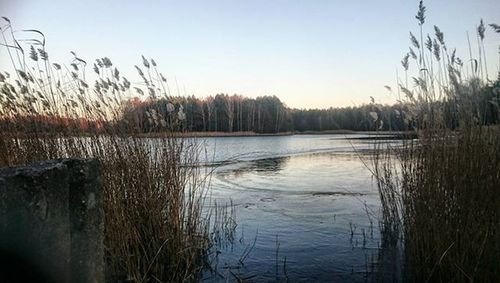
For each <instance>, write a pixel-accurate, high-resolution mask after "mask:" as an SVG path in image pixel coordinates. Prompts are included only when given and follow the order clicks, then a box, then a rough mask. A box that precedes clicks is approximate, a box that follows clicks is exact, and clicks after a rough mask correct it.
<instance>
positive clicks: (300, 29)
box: [0, 0, 500, 108]
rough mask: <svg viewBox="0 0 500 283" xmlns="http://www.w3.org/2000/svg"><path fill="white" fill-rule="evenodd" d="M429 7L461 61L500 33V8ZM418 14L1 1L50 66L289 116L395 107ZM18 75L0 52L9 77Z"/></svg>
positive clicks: (493, 45) (297, 1)
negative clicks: (271, 101)
mask: <svg viewBox="0 0 500 283" xmlns="http://www.w3.org/2000/svg"><path fill="white" fill-rule="evenodd" d="M424 5H425V6H426V7H427V14H426V24H425V26H424V32H425V33H431V34H433V25H437V26H439V27H440V28H441V30H442V31H443V32H444V35H445V40H446V42H447V45H448V46H449V47H455V48H457V54H458V55H459V56H461V57H462V58H467V57H468V45H467V32H469V34H470V36H471V39H472V41H473V43H475V42H476V41H475V40H476V34H475V28H476V26H477V25H478V24H479V20H480V19H481V18H483V19H484V21H485V23H497V24H500V1H499V0H474V1H473V0H439V1H438V0H434V1H424ZM417 7H418V1H413V0H412V1H410V0H379V1H372V0H363V1H361V0H349V1H348V0H345V1H337V0H330V1H327V0H321V1H320V0H307V1H306V0H294V1H292V0H253V1H242V0H240V1H238V0H225V1H218V0H212V1H201V0H200V1H189V0H185V1H148V0H145V1H128V0H121V1H111V0H86V1H73V0H46V1H42V0H0V16H6V17H8V18H9V19H10V20H11V21H12V24H13V26H14V29H17V30H21V29H38V30H41V31H43V32H44V34H45V36H46V39H47V50H48V52H49V56H50V58H51V61H52V62H58V63H66V64H69V63H70V62H71V59H72V55H71V54H70V51H75V52H76V53H77V55H78V57H80V58H83V59H85V60H86V61H88V62H93V61H94V60H95V59H96V58H101V57H104V56H107V57H109V58H110V59H111V61H112V62H113V63H114V65H116V66H118V68H119V70H120V71H121V73H122V74H125V76H127V77H128V78H129V80H131V81H132V82H134V81H139V78H138V76H137V74H136V73H135V70H134V65H136V64H137V65H141V62H142V60H141V55H144V56H146V57H147V58H154V59H155V61H156V62H157V64H158V66H159V68H160V70H161V71H162V73H164V74H165V75H166V77H167V79H169V81H170V84H171V88H173V89H176V87H175V85H174V86H172V84H174V83H175V81H177V84H178V86H179V89H180V94H181V95H186V94H187V95H195V96H198V97H205V96H208V95H215V94H217V93H227V94H241V95H244V96H249V97H256V96H261V95H276V96H278V97H279V98H280V99H281V100H282V101H284V102H285V104H287V105H288V106H289V107H294V108H328V107H341V106H355V105H360V104H363V103H369V101H370V96H373V97H374V98H375V99H376V100H377V101H379V102H384V103H390V102H393V101H394V100H395V97H394V96H391V95H390V94H389V93H388V92H387V90H386V89H385V88H384V85H389V86H392V87H393V88H395V86H396V73H397V70H398V69H399V74H400V75H401V65H400V61H401V58H402V57H403V56H404V55H405V54H406V52H408V47H409V45H410V42H409V31H413V33H415V34H418V33H419V29H418V24H417V21H416V19H415V14H416V11H417ZM1 24H2V25H3V24H4V22H2V23H1ZM486 36H487V37H486V40H485V49H486V55H487V58H489V60H488V69H489V71H490V74H493V76H495V74H496V72H497V70H498V69H499V60H498V58H499V54H498V53H499V49H498V48H499V47H498V46H499V44H500V34H495V33H493V32H492V30H491V29H490V28H488V29H487V35H486ZM472 46H473V49H476V48H477V45H476V44H472ZM473 52H474V50H473ZM464 61H465V60H464ZM8 64H9V60H8V57H7V52H6V50H5V48H0V69H5V68H4V66H7V65H8ZM131 78H135V79H131Z"/></svg>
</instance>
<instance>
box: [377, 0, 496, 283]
mask: <svg viewBox="0 0 500 283" xmlns="http://www.w3.org/2000/svg"><path fill="white" fill-rule="evenodd" d="M425 11H426V9H425V6H423V4H422V2H421V3H420V6H419V9H418V13H417V16H416V18H417V20H418V24H419V28H420V30H421V31H422V29H423V25H424V19H425ZM495 26H496V25H494V24H492V25H491V27H493V28H495ZM434 31H435V35H434V39H432V37H431V36H428V40H427V41H428V44H426V43H425V42H424V39H423V38H424V37H423V36H422V39H421V40H420V41H419V40H418V39H416V37H415V36H413V35H411V38H410V40H411V43H412V44H413V46H414V48H417V49H418V50H419V53H420V54H419V55H411V57H412V58H414V61H415V62H414V65H415V67H416V70H417V71H416V75H415V76H414V77H413V81H414V87H413V88H411V89H410V88H409V87H408V85H407V84H402V83H400V85H399V88H400V90H401V92H402V93H404V94H405V95H406V99H405V103H406V104H407V105H410V107H409V109H410V111H408V112H407V113H403V114H402V116H403V117H402V118H403V119H405V120H406V121H407V125H408V127H409V128H410V129H414V130H416V131H417V132H418V139H417V140H404V141H403V145H402V146H401V147H399V148H391V149H389V150H388V151H382V150H380V149H379V150H378V151H377V153H376V158H375V159H374V167H373V168H374V174H375V177H376V180H377V185H378V189H379V194H380V198H381V202H382V214H383V219H382V221H381V226H382V232H383V236H384V239H387V240H389V241H390V242H392V243H393V245H395V246H396V245H398V244H399V243H401V244H402V247H403V248H402V249H403V254H404V268H403V277H402V278H404V280H405V281H408V282H473V281H478V282H494V281H496V280H498V278H500V269H499V268H498V263H499V262H500V242H499V241H498V238H499V236H500V235H499V233H500V221H499V219H500V129H499V128H498V126H496V125H494V124H497V123H498V122H499V121H500V120H499V119H498V118H499V117H498V113H499V112H498V101H499V100H498V98H499V94H500V81H499V80H497V81H495V82H493V81H490V80H488V75H487V69H486V65H485V64H486V62H485V60H486V58H485V57H484V43H483V40H484V38H485V25H484V23H483V21H482V20H481V22H480V28H478V30H477V31H478V39H479V40H478V42H479V47H478V50H479V52H480V53H481V52H482V54H483V55H482V56H481V55H479V54H478V57H477V58H478V59H475V58H473V57H472V55H470V56H471V58H470V60H469V62H470V63H471V64H470V66H469V64H464V63H463V61H462V60H461V59H459V58H458V57H457V56H456V52H455V50H453V51H451V52H450V50H449V49H448V48H447V46H446V45H445V42H444V34H443V32H441V30H440V29H439V28H438V27H436V26H435V27H434ZM496 32H498V30H496ZM424 46H427V48H428V49H427V50H424V48H423V47H424ZM417 57H418V58H417ZM479 58H482V59H479ZM407 61H408V55H405V56H404V58H403V62H402V63H403V68H404V69H405V71H407V70H408V63H407ZM499 79H500V77H499Z"/></svg>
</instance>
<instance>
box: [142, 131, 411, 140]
mask: <svg viewBox="0 0 500 283" xmlns="http://www.w3.org/2000/svg"><path fill="white" fill-rule="evenodd" d="M166 134H167V135H171V136H175V137H188V138H189V137H201V138H203V137H217V138H219V137H266V136H294V135H343V134H365V135H388V136H394V135H415V134H416V133H415V132H413V131H351V130H326V131H303V132H298V131H294V132H279V133H256V132H250V131H242V132H184V133H144V134H140V136H141V137H147V138H155V137H164V136H165V135H166Z"/></svg>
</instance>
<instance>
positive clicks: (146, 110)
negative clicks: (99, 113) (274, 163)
mask: <svg viewBox="0 0 500 283" xmlns="http://www.w3.org/2000/svg"><path fill="white" fill-rule="evenodd" d="M498 89H500V81H496V82H495V83H493V84H491V85H488V86H484V87H483V91H482V92H481V95H480V96H479V97H477V98H476V99H475V101H477V105H475V107H474V110H473V111H476V112H477V117H478V121H477V122H478V123H481V124H485V125H488V124H498V123H499V121H500V118H499V117H500V116H499V111H498V101H499V98H500V93H498ZM436 103H438V104H439V105H437V106H438V108H440V109H442V113H443V114H442V115H444V119H445V122H446V125H447V126H448V127H450V128H454V127H456V126H458V122H457V119H458V118H457V116H458V112H459V111H460V109H457V107H456V105H457V104H456V103H457V102H456V101H440V102H436ZM173 105H177V107H178V109H174V108H173ZM169 106H170V108H171V109H169ZM173 111H181V112H182V114H183V116H182V117H181V118H182V120H183V129H184V130H186V131H193V132H242V131H250V132H255V133H279V132H294V131H298V132H304V131H329V130H330V131H331V130H352V131H373V130H382V131H405V130H412V129H415V128H417V127H418V126H419V125H418V123H419V121H421V120H422V119H421V118H422V117H419V115H421V114H420V111H419V109H418V107H417V105H412V104H411V103H403V102H398V103H396V104H394V105H381V104H377V103H375V101H371V103H367V104H363V105H360V106H351V107H337V108H333V107H331V108H328V109H296V108H289V107H287V106H286V105H285V104H284V103H283V102H282V101H281V100H280V99H279V98H278V97H276V96H260V97H256V98H249V97H244V96H241V95H227V94H217V95H215V96H209V97H206V98H197V97H195V96H177V97H170V98H169V99H168V100H167V99H166V98H163V99H158V100H146V101H142V100H139V99H138V98H134V99H131V100H129V101H128V102H127V103H126V105H125V107H124V112H123V113H124V114H123V120H124V121H126V122H127V123H128V124H129V125H134V126H136V127H137V128H140V129H141V130H142V131H146V132H154V131H161V129H162V127H161V125H160V124H159V123H155V122H154V121H153V120H154V115H153V114H155V113H158V115H159V116H161V117H168V116H169V112H173ZM471 111H472V110H471Z"/></svg>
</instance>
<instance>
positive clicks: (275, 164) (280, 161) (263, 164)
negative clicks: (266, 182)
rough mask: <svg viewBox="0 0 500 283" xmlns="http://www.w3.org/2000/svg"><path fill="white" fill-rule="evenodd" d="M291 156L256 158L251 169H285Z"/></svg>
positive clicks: (275, 170)
mask: <svg viewBox="0 0 500 283" xmlns="http://www.w3.org/2000/svg"><path fill="white" fill-rule="evenodd" d="M289 159H290V157H276V158H266V159H258V160H254V161H252V162H251V164H250V166H251V167H250V168H249V169H251V170H255V171H258V172H277V171H280V170H282V169H283V167H284V166H285V164H286V163H287V161H288V160H289Z"/></svg>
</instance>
